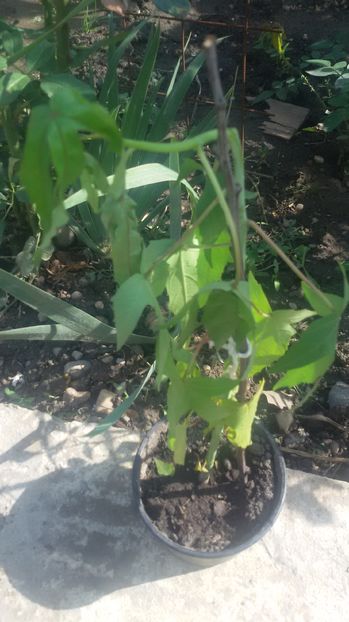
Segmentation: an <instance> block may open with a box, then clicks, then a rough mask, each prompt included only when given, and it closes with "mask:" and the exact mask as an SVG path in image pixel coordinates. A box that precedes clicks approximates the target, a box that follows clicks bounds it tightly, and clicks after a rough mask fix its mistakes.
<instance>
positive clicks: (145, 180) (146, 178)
mask: <svg viewBox="0 0 349 622" xmlns="http://www.w3.org/2000/svg"><path fill="white" fill-rule="evenodd" d="M177 178H178V173H176V171H172V170H171V169H170V168H168V167H167V166H164V165H163V164H158V163H157V162H154V163H149V164H141V165H140V166H134V167H132V168H129V169H127V171H126V190H132V189H133V188H143V187H144V186H148V185H151V184H159V183H162V182H169V181H176V180H177ZM107 179H108V183H109V184H110V185H111V184H112V183H113V181H114V175H109V177H108V178H107ZM100 196H103V195H102V194H101V193H100ZM86 200H87V192H86V190H84V189H82V190H78V192H74V194H72V195H71V196H70V197H68V198H67V199H65V201H64V207H65V209H71V208H72V207H75V206H76V205H80V204H81V203H84V202H85V201H86Z"/></svg>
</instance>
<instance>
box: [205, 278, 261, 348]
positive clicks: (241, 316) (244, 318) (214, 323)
mask: <svg viewBox="0 0 349 622" xmlns="http://www.w3.org/2000/svg"><path fill="white" fill-rule="evenodd" d="M249 320H250V313H249V310H248V309H247V307H246V306H245V305H244V304H243V303H242V302H241V300H240V299H239V298H238V297H237V295H236V294H235V292H234V291H233V290H232V291H231V292H224V291H214V292H212V293H211V294H210V297H209V299H208V302H207V304H206V305H205V308H204V313H203V323H204V326H205V328H206V330H207V332H208V335H209V337H210V339H211V340H212V341H213V342H214V344H215V346H216V348H218V349H219V348H221V347H222V346H223V345H224V344H225V343H226V342H227V341H228V339H229V337H233V338H234V340H235V341H237V342H240V341H241V340H242V339H243V337H245V336H246V334H247V332H248V330H249V328H250V321H249Z"/></svg>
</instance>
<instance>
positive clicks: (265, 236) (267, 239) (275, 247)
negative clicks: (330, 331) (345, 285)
mask: <svg viewBox="0 0 349 622" xmlns="http://www.w3.org/2000/svg"><path fill="white" fill-rule="evenodd" d="M247 223H248V224H249V226H250V227H251V228H252V229H254V230H255V232H256V233H258V235H259V236H260V237H261V238H262V239H263V240H264V241H265V242H266V243H267V244H268V245H269V246H270V248H271V249H272V250H273V251H274V252H275V253H276V254H277V255H279V257H281V259H282V260H283V261H284V262H285V264H287V265H288V267H289V268H290V269H291V270H292V272H294V273H295V275H296V276H298V278H299V279H300V280H301V281H303V282H304V283H306V284H307V285H308V286H309V287H310V288H311V289H312V290H313V291H314V292H315V293H316V294H317V295H318V296H319V297H320V298H321V299H322V300H323V301H324V303H325V304H326V305H327V306H328V307H329V309H332V310H334V307H333V304H332V302H331V301H330V300H329V299H328V298H327V296H326V295H325V294H324V293H323V292H322V291H321V289H319V288H318V287H316V285H314V283H313V282H312V281H310V279H308V278H307V277H306V276H305V274H303V272H301V270H299V268H297V266H296V265H295V264H294V263H293V261H292V259H290V258H289V257H288V256H287V255H286V254H285V253H284V251H283V250H282V249H281V248H280V247H279V246H278V245H277V244H276V242H274V240H272V239H271V237H270V236H269V235H268V234H267V233H265V231H263V229H262V227H260V226H259V225H257V223H256V222H255V221H254V220H250V219H248V221H247Z"/></svg>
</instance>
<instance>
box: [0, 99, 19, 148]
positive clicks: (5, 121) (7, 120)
mask: <svg viewBox="0 0 349 622" xmlns="http://www.w3.org/2000/svg"><path fill="white" fill-rule="evenodd" d="M0 122H1V125H2V127H3V130H4V134H5V138H6V142H7V146H8V149H9V152H10V155H11V156H12V157H13V158H18V157H19V151H20V150H19V144H20V141H19V136H18V132H17V126H16V123H15V120H14V117H13V114H12V111H11V108H10V106H5V107H4V108H3V109H2V110H1V112H0Z"/></svg>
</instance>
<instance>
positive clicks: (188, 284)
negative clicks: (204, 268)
mask: <svg viewBox="0 0 349 622" xmlns="http://www.w3.org/2000/svg"><path fill="white" fill-rule="evenodd" d="M199 255H200V249H195V248H188V249H180V250H179V251H177V252H176V253H174V254H173V255H171V257H169V258H168V259H167V260H166V263H167V265H168V266H169V275H168V280H167V284H166V287H167V293H168V296H169V308H170V310H171V311H172V313H174V314H175V315H176V314H177V313H179V312H180V311H182V309H183V308H184V307H185V305H187V304H188V303H189V302H190V301H191V300H192V298H193V297H194V296H195V295H196V294H197V293H198V291H199V289H200V286H199V278H198V259H199Z"/></svg>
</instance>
